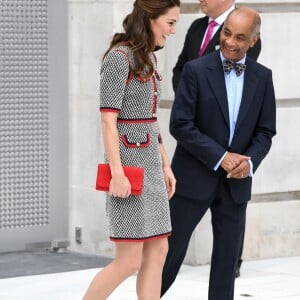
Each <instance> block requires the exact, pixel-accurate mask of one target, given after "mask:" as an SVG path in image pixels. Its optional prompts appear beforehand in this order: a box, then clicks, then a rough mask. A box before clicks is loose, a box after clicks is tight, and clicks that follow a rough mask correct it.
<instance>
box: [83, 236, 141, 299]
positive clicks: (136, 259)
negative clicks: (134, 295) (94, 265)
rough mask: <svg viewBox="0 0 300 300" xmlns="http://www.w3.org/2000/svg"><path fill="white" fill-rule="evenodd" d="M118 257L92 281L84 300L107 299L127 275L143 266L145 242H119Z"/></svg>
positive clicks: (117, 246)
mask: <svg viewBox="0 0 300 300" xmlns="http://www.w3.org/2000/svg"><path fill="white" fill-rule="evenodd" d="M115 244H116V257H115V259H114V261H113V262H112V263H110V264H109V265H107V266H106V267H105V268H104V269H102V270H101V271H100V272H99V273H98V274H97V275H96V276H95V277H94V279H93V281H92V282H91V284H90V286H89V288H88V290H87V291H86V293H85V295H84V297H83V300H105V299H107V297H108V296H109V295H110V294H111V293H112V292H113V291H114V289H115V288H116V287H117V286H118V285H119V284H121V283H122V282H123V281H124V280H125V279H126V278H127V277H129V276H130V275H132V274H134V273H135V272H137V271H138V270H139V268H140V266H141V261H142V253H143V243H131V242H128V243H127V242H117V243H115Z"/></svg>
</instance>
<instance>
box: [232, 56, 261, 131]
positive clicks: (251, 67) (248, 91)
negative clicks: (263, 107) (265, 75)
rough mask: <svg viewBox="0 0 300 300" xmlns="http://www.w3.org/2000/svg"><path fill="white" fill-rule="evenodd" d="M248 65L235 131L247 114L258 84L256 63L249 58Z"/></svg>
mask: <svg viewBox="0 0 300 300" xmlns="http://www.w3.org/2000/svg"><path fill="white" fill-rule="evenodd" d="M246 65H247V69H246V71H245V75H244V88H243V94H242V101H241V105H240V110H239V114H238V118H237V122H236V126H235V131H236V130H237V129H238V128H239V126H240V125H241V123H242V122H243V120H244V118H245V116H246V115H247V112H248V109H249V106H250V104H251V102H252V99H253V97H254V95H255V91H256V88H257V84H258V78H257V76H255V73H256V71H257V69H256V68H255V64H254V63H253V62H252V61H251V60H249V59H247V60H246Z"/></svg>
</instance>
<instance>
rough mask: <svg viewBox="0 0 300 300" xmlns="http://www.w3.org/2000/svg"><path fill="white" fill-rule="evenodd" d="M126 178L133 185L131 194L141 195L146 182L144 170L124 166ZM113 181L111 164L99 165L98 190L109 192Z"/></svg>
mask: <svg viewBox="0 0 300 300" xmlns="http://www.w3.org/2000/svg"><path fill="white" fill-rule="evenodd" d="M123 169H124V173H125V176H126V177H127V178H128V180H129V182H130V184H131V194H132V195H140V194H141V193H142V190H143V182H144V168H141V167H129V166H123ZM110 180H111V173H110V168H109V164H98V171H97V179H96V190H98V191H105V192H107V191H108V190H109V184H110Z"/></svg>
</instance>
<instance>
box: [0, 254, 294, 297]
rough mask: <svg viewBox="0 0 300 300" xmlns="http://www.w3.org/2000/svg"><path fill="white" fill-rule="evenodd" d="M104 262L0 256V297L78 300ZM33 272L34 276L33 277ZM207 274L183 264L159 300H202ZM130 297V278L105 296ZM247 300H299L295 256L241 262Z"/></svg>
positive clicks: (240, 284) (240, 292) (240, 290)
mask: <svg viewBox="0 0 300 300" xmlns="http://www.w3.org/2000/svg"><path fill="white" fill-rule="evenodd" d="M108 261H109V260H108V259H106V258H101V257H97V256H89V255H81V254H75V253H69V252H67V253H51V252H43V251H39V252H30V253H28V252H26V253H20V252H19V253H6V254H0V278H2V279H0V299H1V300H81V299H82V295H83V293H84V291H85V290H86V288H87V286H88V284H89V283H90V281H91V279H92V278H93V276H94V275H95V274H96V273H97V272H98V270H99V269H98V268H99V267H101V266H103V265H105V264H106V263H107V262H108ZM45 272H46V273H47V274H45ZM53 272H55V273H53ZM37 273H40V275H33V274H37ZM29 274H31V275H30V276H24V275H29ZM208 274H209V266H198V267H192V266H186V265H184V266H183V267H182V269H181V271H180V274H179V276H178V278H177V280H176V282H175V284H174V285H173V286H172V288H171V289H170V291H169V292H168V293H167V294H166V295H165V297H164V298H163V300H207V286H208ZM20 275H22V276H20ZM12 276H13V277H12ZM5 277H7V278H5ZM135 299H136V296H135V276H132V277H130V278H129V279H127V280H126V281H125V282H124V283H123V284H122V285H121V286H120V287H119V288H118V289H117V290H116V291H115V292H114V294H113V295H112V296H111V297H110V298H109V300H135ZM247 299H249V300H250V299H251V300H252V299H253V300H300V257H288V258H278V259H268V260H260V261H248V262H244V264H243V266H242V269H241V277H240V278H238V279H237V280H236V293H235V300H247ZM220 300H222V299H220Z"/></svg>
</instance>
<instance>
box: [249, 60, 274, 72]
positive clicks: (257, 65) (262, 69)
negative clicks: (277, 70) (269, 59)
mask: <svg viewBox="0 0 300 300" xmlns="http://www.w3.org/2000/svg"><path fill="white" fill-rule="evenodd" d="M246 64H247V66H250V67H251V68H255V69H257V70H258V71H260V72H263V73H269V72H271V69H270V68H268V67H267V66H265V65H263V64H261V63H259V62H258V61H256V60H254V59H253V58H251V57H249V56H247V59H246Z"/></svg>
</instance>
